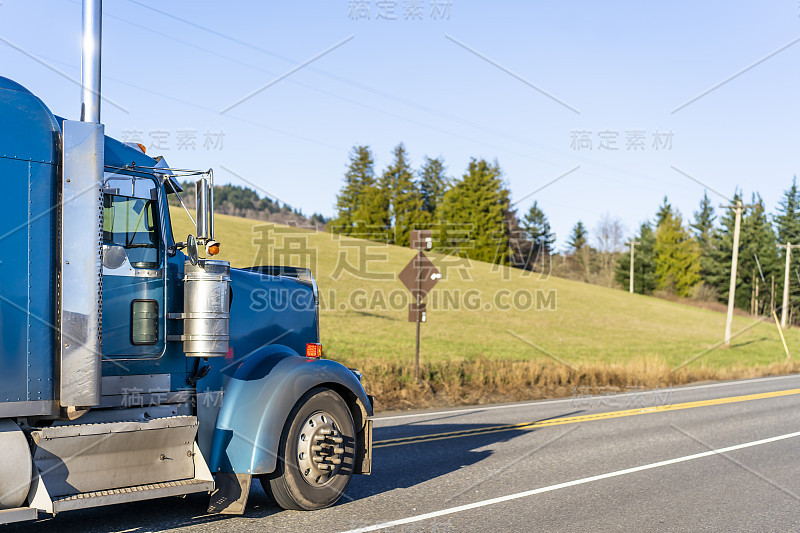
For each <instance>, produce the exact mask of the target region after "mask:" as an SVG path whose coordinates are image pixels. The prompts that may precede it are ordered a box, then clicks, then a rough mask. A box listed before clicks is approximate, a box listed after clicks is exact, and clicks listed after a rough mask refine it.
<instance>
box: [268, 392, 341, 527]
mask: <svg viewBox="0 0 800 533" xmlns="http://www.w3.org/2000/svg"><path fill="white" fill-rule="evenodd" d="M355 437H356V431H355V424H354V423H353V417H352V415H351V414H350V409H348V407H347V404H346V403H345V401H344V400H343V399H342V397H341V396H339V395H338V394H336V392H334V391H332V390H331V389H328V388H324V387H317V388H315V389H312V390H310V391H308V392H307V393H306V394H305V395H303V397H302V398H301V399H300V400H299V401H298V402H297V404H296V405H295V406H294V408H293V409H292V412H291V414H290V415H289V418H288V420H287V421H286V425H285V426H284V428H283V432H282V434H281V440H280V445H279V449H278V468H277V469H276V470H275V472H274V473H272V474H270V475H267V476H262V477H261V486H262V487H264V491H266V493H267V494H269V495H270V497H272V499H273V500H274V501H275V503H277V504H278V505H279V506H280V507H282V508H284V509H295V510H299V511H310V510H313V509H322V508H324V507H329V506H331V505H333V504H334V503H336V502H337V501H338V500H339V498H340V497H341V496H342V494H343V493H344V490H345V489H346V488H347V484H348V483H349V482H350V477H351V476H352V475H353V465H354V463H355V456H356V449H355V446H356V439H355Z"/></svg>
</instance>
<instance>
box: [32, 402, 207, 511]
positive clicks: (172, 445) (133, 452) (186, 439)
mask: <svg viewBox="0 0 800 533" xmlns="http://www.w3.org/2000/svg"><path fill="white" fill-rule="evenodd" d="M196 435H197V418H196V417H194V416H172V417H165V418H155V419H151V420H144V421H128V422H126V421H119V422H99V423H89V424H71V425H61V426H51V427H44V428H37V429H36V430H34V431H32V432H31V437H32V439H33V441H34V443H35V444H36V448H35V450H34V456H33V460H34V463H35V465H36V468H37V470H38V471H39V473H40V474H41V477H42V480H43V481H44V484H45V485H46V486H47V491H48V493H49V495H50V496H51V497H53V498H61V497H67V496H73V495H76V494H77V493H81V494H91V493H95V492H97V491H103V490H116V489H123V488H125V487H136V486H146V485H150V484H156V483H165V482H172V481H176V480H181V479H194V478H198V477H199V476H197V475H196V472H195V467H196V464H195V452H194V441H195V437H196Z"/></svg>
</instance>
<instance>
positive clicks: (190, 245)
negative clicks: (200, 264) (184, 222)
mask: <svg viewBox="0 0 800 533" xmlns="http://www.w3.org/2000/svg"><path fill="white" fill-rule="evenodd" d="M186 254H187V255H188V256H189V262H190V263H192V265H196V264H197V240H196V239H195V238H194V235H192V234H191V233H190V234H189V235H188V236H187V237H186Z"/></svg>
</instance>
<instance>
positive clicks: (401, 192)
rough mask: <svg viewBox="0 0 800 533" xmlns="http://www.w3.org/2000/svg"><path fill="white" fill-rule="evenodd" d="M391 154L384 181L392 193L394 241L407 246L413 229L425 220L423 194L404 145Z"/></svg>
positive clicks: (399, 145)
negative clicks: (415, 179)
mask: <svg viewBox="0 0 800 533" xmlns="http://www.w3.org/2000/svg"><path fill="white" fill-rule="evenodd" d="M392 153H393V154H394V161H393V162H392V164H391V165H390V166H389V168H387V169H386V170H385V171H384V173H383V178H382V180H381V183H382V185H383V187H385V189H384V190H385V191H386V192H388V196H389V205H390V219H391V221H392V222H393V225H394V232H393V236H394V239H393V242H394V243H395V244H397V245H398V246H408V245H409V243H410V233H411V230H412V229H414V228H415V227H416V226H418V225H419V224H421V223H422V222H423V221H424V218H423V211H422V194H421V193H420V191H419V188H418V186H417V183H416V182H415V181H414V174H413V171H412V170H411V166H410V165H409V163H408V155H407V154H406V149H405V147H404V146H403V144H402V143H401V144H398V145H397V146H396V147H395V149H394V150H393V151H392Z"/></svg>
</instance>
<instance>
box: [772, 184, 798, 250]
mask: <svg viewBox="0 0 800 533" xmlns="http://www.w3.org/2000/svg"><path fill="white" fill-rule="evenodd" d="M775 225H776V226H777V229H778V242H779V243H780V244H786V243H787V242H791V243H793V244H800V189H798V187H797V176H795V177H794V178H792V186H791V187H789V188H788V189H786V190H785V191H784V192H783V198H782V199H781V201H780V202H779V203H778V214H777V215H776V216H775Z"/></svg>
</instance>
